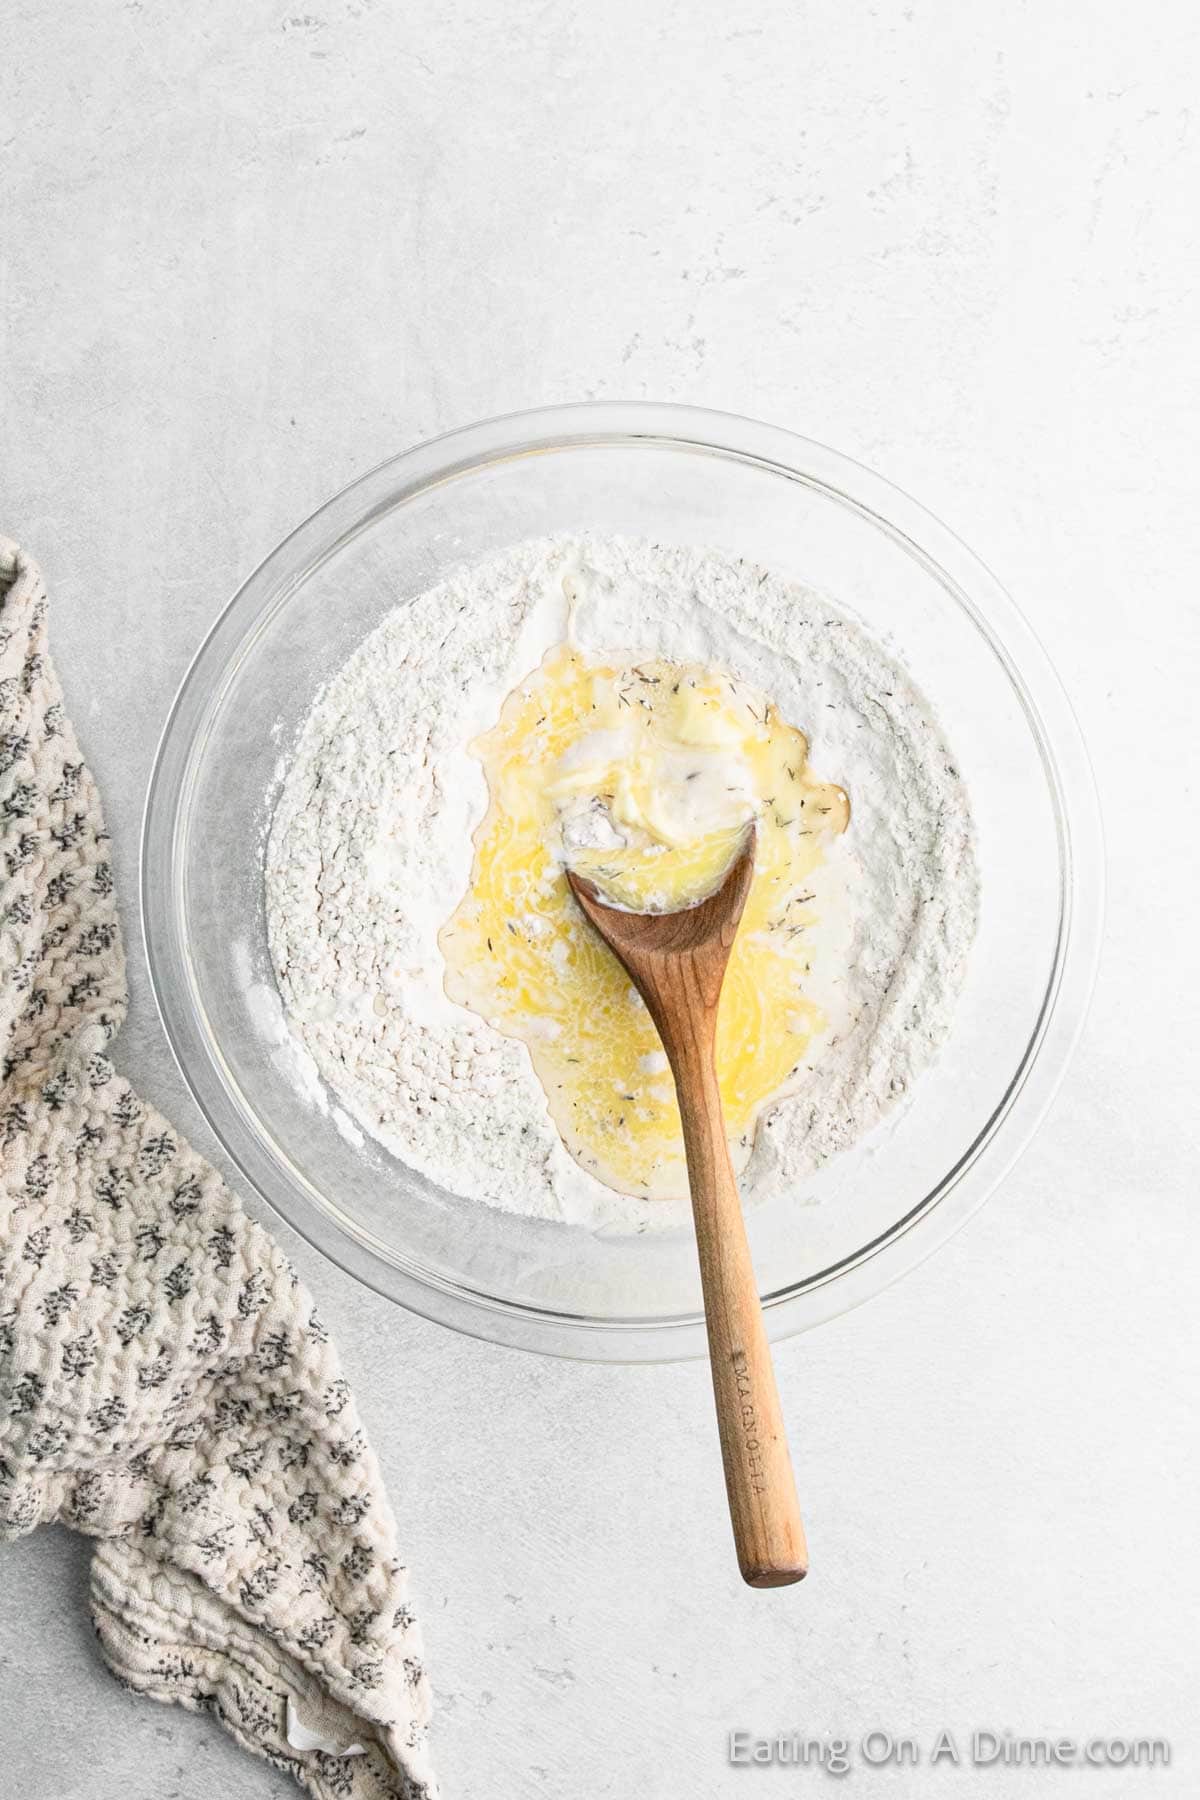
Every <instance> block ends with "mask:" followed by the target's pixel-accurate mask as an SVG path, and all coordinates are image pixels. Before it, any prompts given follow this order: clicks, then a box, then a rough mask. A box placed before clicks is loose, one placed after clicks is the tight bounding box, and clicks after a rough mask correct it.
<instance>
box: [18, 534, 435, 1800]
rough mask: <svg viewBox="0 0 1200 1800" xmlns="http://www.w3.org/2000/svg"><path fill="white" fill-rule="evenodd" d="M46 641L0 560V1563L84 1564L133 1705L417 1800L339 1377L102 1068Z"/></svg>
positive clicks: (387, 1581)
mask: <svg viewBox="0 0 1200 1800" xmlns="http://www.w3.org/2000/svg"><path fill="white" fill-rule="evenodd" d="M46 614H47V602H46V595H45V590H44V588H43V585H42V581H41V577H40V574H39V572H38V570H37V568H36V566H35V565H34V564H33V563H32V562H30V561H29V559H28V558H27V557H26V556H24V555H23V554H22V552H21V551H20V550H18V548H17V547H16V545H15V544H12V543H10V542H9V541H8V540H7V539H5V538H0V1053H2V1054H3V1068H2V1075H0V1537H4V1536H16V1535H17V1534H19V1533H21V1532H26V1531H31V1530H32V1529H33V1528H34V1527H35V1526H36V1525H40V1524H42V1523H43V1522H44V1521H46V1520H60V1521H62V1522H63V1523H64V1524H67V1525H72V1526H74V1527H75V1528H76V1529H77V1530H79V1531H83V1532H87V1533H88V1534H89V1535H90V1536H92V1537H95V1538H96V1539H97V1540H98V1541H97V1545H96V1550H95V1554H94V1557H93V1561H92V1590H91V1603H92V1610H93V1615H94V1618H95V1623H96V1630H97V1632H98V1634H99V1638H100V1644H101V1647H102V1649H103V1652H104V1655H105V1657H106V1659H107V1661H108V1663H109V1664H110V1666H111V1668H112V1669H113V1671H114V1672H115V1673H116V1675H117V1676H118V1677H119V1678H120V1679H121V1680H122V1681H124V1682H126V1683H127V1684H128V1685H129V1686H130V1687H131V1688H134V1689H136V1690H137V1691H138V1692H139V1693H145V1694H151V1695H153V1696H154V1697H155V1698H156V1699H159V1700H174V1701H178V1702H179V1703H180V1704H182V1705H184V1706H188V1707H194V1708H204V1709H207V1710H210V1711H212V1712H215V1713H216V1714H217V1716H218V1717H219V1718H220V1719H221V1721H222V1723H223V1724H224V1725H225V1726H226V1727H227V1729H228V1730H229V1731H231V1732H232V1733H233V1735H234V1737H235V1738H237V1740H238V1742H239V1743H241V1744H244V1745H245V1746H246V1747H247V1748H248V1749H251V1750H254V1751H256V1752H258V1753H259V1754H260V1755H262V1756H265V1757H266V1758H267V1759H268V1760H269V1761H270V1762H272V1763H274V1764H275V1765H276V1766H277V1767H278V1768H281V1769H286V1770H288V1771H290V1772H291V1773H292V1774H293V1775H294V1776H295V1777H296V1779H297V1780H298V1781H299V1782H300V1783H301V1785H302V1786H303V1787H305V1788H307V1789H308V1790H309V1792H310V1793H312V1794H315V1795H319V1796H321V1797H322V1800H324V1797H325V1796H335V1795H338V1796H341V1795H350V1796H353V1797H354V1800H382V1797H383V1796H387V1797H388V1800H417V1797H418V1796H429V1795H432V1793H433V1791H434V1789H433V1782H432V1778H431V1776H430V1773H429V1769H428V1764H427V1754H426V1733H427V1729H428V1726H427V1720H428V1713H429V1694H428V1688H427V1685H426V1680H425V1676H424V1672H423V1670H422V1666H421V1659H420V1654H421V1653H420V1644H419V1642H418V1637H417V1631H416V1627H415V1625H414V1622H413V1617H412V1614H411V1612H410V1610H409V1608H408V1605H407V1603H406V1601H405V1593H404V1576H405V1572H404V1570H403V1569H402V1568H401V1566H400V1564H399V1563H398V1562H397V1560H396V1533H395V1525H394V1522H393V1519H392V1515H391V1510H390V1508H389V1506H388V1502H387V1499H386V1496H385V1494H384V1491H383V1486H382V1482H381V1479H380V1474H379V1469H378V1466H377V1464H376V1462H375V1458H374V1456H373V1454H372V1452H371V1450H370V1448H369V1446H368V1444H367V1442H366V1439H365V1437H364V1435H363V1432H362V1428H361V1426H360V1424H359V1421H358V1415H357V1412H356V1410H355V1406H354V1401H353V1399H352V1398H351V1395H350V1391H349V1389H348V1387H347V1385H346V1382H345V1380H344V1379H343V1377H342V1373H341V1369H340V1368H339V1365H338V1359H337V1354H336V1352H335V1350H334V1349H333V1347H332V1345H331V1344H330V1342H329V1339H328V1336H327V1334H326V1332H325V1329H324V1327H323V1326H322V1324H321V1322H320V1320H319V1318H318V1316H317V1314H316V1312H315V1311H314V1308H313V1303H312V1300H311V1298H310V1297H309V1295H308V1294H307V1293H306V1292H305V1290H304V1288H303V1287H302V1286H301V1285H300V1282H299V1280H298V1279H297V1277H296V1275H295V1273H294V1271H293V1270H292V1268H291V1266H290V1265H289V1263H288V1261H287V1258H286V1257H285V1256H284V1255H283V1254H282V1253H281V1252H280V1251H279V1250H278V1249H277V1248H276V1247H275V1245H274V1244H273V1243H272V1242H271V1240H270V1238H269V1237H268V1236H267V1235H266V1233H265V1232H264V1231H262V1230H261V1229H260V1228H259V1227H258V1226H257V1225H255V1224H254V1223H253V1222H252V1221H251V1220H250V1219H248V1218H247V1217H246V1215H245V1213H244V1212H243V1211H242V1209H241V1206H240V1205H239V1203H238V1201H237V1200H236V1199H235V1198H234V1196H233V1195H232V1194H231V1193H230V1192H229V1190H228V1188H226V1187H225V1186H224V1184H223V1183H222V1181H221V1180H220V1178H219V1177H218V1176H217V1174H216V1173H215V1172H214V1170H212V1169H211V1168H210V1167H209V1166H208V1165H207V1164H206V1163H205V1162H203V1161H202V1160H201V1158H200V1157H199V1156H197V1155H196V1153H195V1152H194V1151H193V1150H191V1149H190V1148H189V1147H188V1145H187V1144H186V1143H184V1142H183V1140H182V1138H181V1137H180V1136H179V1134H178V1133H177V1132H176V1131H174V1130H173V1129H172V1128H171V1126H170V1125H169V1124H168V1123H167V1121H166V1120H165V1119H163V1118H162V1117H161V1116H160V1115H159V1114H158V1113H156V1112H155V1111H154V1110H153V1108H151V1107H149V1106H147V1105H145V1104H144V1103H143V1102H142V1101H141V1100H139V1099H138V1097H137V1095H136V1094H134V1093H133V1091H132V1090H131V1088H130V1087H129V1084H128V1082H126V1081H124V1080H122V1078H121V1077H120V1075H118V1074H117V1073H116V1071H115V1069H114V1068H113V1065H112V1063H111V1062H110V1061H109V1049H110V1046H111V1044H112V1040H113V1038H114V1037H115V1036H116V1033H117V1031H118V1029H119V1027H120V1025H121V1021H122V1019H123V1018H124V1016H125V1007H126V991H125V969H124V956H123V952H122V947H121V936H120V928H119V925H118V922H117V912H116V906H115V903H114V899H113V876H112V870H111V867H110V864H109V856H108V840H107V834H106V832H105V829H104V820H103V817H102V814H101V809H100V801H99V797H98V795H97V792H96V788H95V785H94V783H93V781H92V778H91V776H90V774H89V772H88V770H87V767H86V765H85V764H84V762H83V760H82V758H81V756H80V754H79V749H78V746H77V744H76V741H75V737H74V733H73V732H72V730H71V727H70V725H69V723H68V722H67V719H66V716H65V713H64V709H63V700H62V694H61V691H60V689H59V685H58V682H57V679H56V678H55V674H54V670H53V668H52V666H51V663H50V658H49V656H48V654H47V649H46ZM0 1604H3V1602H2V1600H0Z"/></svg>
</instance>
